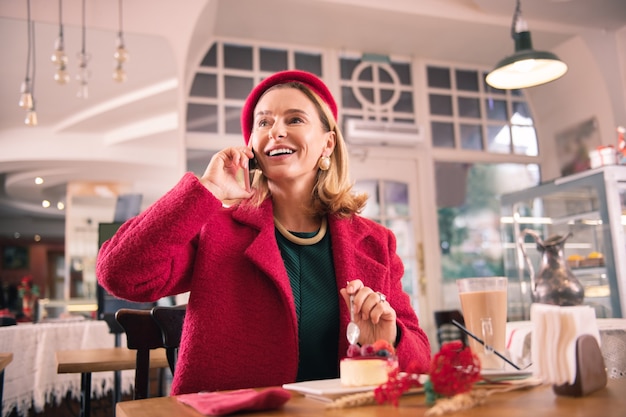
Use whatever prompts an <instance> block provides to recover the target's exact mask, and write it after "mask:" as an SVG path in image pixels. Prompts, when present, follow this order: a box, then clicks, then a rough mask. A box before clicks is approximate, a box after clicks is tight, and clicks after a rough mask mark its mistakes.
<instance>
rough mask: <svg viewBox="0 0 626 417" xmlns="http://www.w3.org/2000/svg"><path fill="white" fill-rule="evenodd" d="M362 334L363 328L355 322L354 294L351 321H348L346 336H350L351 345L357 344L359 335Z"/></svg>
mask: <svg viewBox="0 0 626 417" xmlns="http://www.w3.org/2000/svg"><path fill="white" fill-rule="evenodd" d="M360 334H361V329H359V326H358V325H357V324H356V323H355V322H354V295H351V296H350V323H348V329H347V330H346V337H347V338H348V343H350V344H351V345H355V344H356V342H358V341H359V336H360Z"/></svg>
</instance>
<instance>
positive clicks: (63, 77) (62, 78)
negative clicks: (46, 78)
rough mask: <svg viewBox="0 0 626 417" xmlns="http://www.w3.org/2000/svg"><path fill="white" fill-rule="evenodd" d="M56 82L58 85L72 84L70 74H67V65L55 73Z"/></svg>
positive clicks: (60, 67)
mask: <svg viewBox="0 0 626 417" xmlns="http://www.w3.org/2000/svg"><path fill="white" fill-rule="evenodd" d="M54 81H56V82H57V84H60V85H64V84H67V83H68V82H70V74H69V73H68V72H67V67H66V66H65V64H63V65H61V66H59V68H57V70H56V71H55V72H54Z"/></svg>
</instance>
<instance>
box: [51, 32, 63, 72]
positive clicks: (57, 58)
mask: <svg viewBox="0 0 626 417" xmlns="http://www.w3.org/2000/svg"><path fill="white" fill-rule="evenodd" d="M50 60H51V61H52V63H53V64H54V65H57V66H61V65H65V64H67V55H66V54H65V48H64V47H63V38H62V37H60V36H59V37H58V38H57V40H56V41H55V42H54V52H53V53H52V56H51V57H50Z"/></svg>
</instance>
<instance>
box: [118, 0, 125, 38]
mask: <svg viewBox="0 0 626 417" xmlns="http://www.w3.org/2000/svg"><path fill="white" fill-rule="evenodd" d="M118 9H119V12H120V14H119V21H120V31H119V33H118V35H119V37H120V40H121V41H122V43H123V42H124V41H123V40H122V37H123V33H124V31H123V30H122V21H123V19H122V0H119V8H118Z"/></svg>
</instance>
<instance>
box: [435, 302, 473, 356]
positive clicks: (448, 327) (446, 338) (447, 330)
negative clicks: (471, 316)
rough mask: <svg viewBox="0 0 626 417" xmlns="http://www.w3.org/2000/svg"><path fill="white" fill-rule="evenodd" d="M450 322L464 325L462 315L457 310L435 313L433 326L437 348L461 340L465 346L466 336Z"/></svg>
mask: <svg viewBox="0 0 626 417" xmlns="http://www.w3.org/2000/svg"><path fill="white" fill-rule="evenodd" d="M452 320H456V321H457V322H459V323H461V324H462V325H465V320H464V319H463V314H462V313H461V312H460V311H459V310H444V311H435V325H436V326H437V342H439V347H440V348H441V345H442V344H444V343H446V342H451V341H453V340H462V341H463V343H465V344H467V336H466V335H465V333H463V332H462V331H461V329H459V328H458V327H456V326H455V325H454V324H452Z"/></svg>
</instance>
